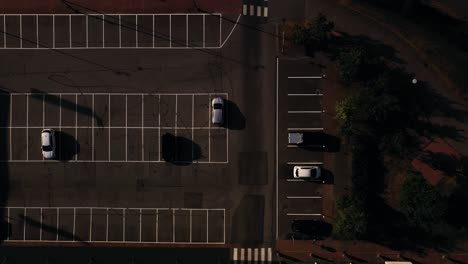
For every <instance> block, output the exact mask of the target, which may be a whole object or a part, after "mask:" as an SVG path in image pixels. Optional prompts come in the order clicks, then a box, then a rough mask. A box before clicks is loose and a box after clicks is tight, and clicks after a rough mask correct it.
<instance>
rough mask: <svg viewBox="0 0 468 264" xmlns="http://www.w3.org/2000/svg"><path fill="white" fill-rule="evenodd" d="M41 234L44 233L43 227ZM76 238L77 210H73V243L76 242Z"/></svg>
mask: <svg viewBox="0 0 468 264" xmlns="http://www.w3.org/2000/svg"><path fill="white" fill-rule="evenodd" d="M41 215H42V208H41ZM41 233H42V227H41ZM75 236H76V208H73V241H75ZM41 240H42V239H41Z"/></svg>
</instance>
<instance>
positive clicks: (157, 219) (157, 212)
mask: <svg viewBox="0 0 468 264" xmlns="http://www.w3.org/2000/svg"><path fill="white" fill-rule="evenodd" d="M158 222H159V209H156V242H159V238H158V225H159V224H158Z"/></svg>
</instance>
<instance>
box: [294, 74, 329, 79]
mask: <svg viewBox="0 0 468 264" xmlns="http://www.w3.org/2000/svg"><path fill="white" fill-rule="evenodd" d="M323 78H325V74H324V75H319V76H288V79H323Z"/></svg>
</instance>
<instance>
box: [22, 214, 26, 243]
mask: <svg viewBox="0 0 468 264" xmlns="http://www.w3.org/2000/svg"><path fill="white" fill-rule="evenodd" d="M23 216H24V217H23V240H26V207H25V208H24V210H23Z"/></svg>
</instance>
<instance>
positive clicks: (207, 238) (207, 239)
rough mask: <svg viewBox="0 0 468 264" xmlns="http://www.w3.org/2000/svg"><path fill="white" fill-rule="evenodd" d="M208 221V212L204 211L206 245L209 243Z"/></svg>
mask: <svg viewBox="0 0 468 264" xmlns="http://www.w3.org/2000/svg"><path fill="white" fill-rule="evenodd" d="M209 223H210V222H209V220H208V211H206V243H208V241H209V237H208V230H209V229H210V224H209Z"/></svg>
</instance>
